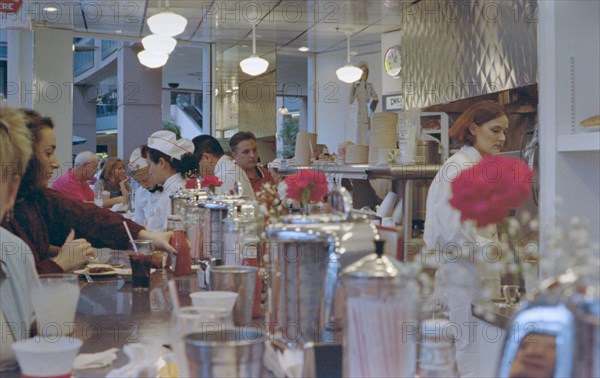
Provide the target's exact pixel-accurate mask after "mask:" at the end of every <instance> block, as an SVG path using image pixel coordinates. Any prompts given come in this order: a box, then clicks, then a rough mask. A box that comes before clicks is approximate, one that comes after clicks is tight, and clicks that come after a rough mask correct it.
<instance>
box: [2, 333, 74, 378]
mask: <svg viewBox="0 0 600 378" xmlns="http://www.w3.org/2000/svg"><path fill="white" fill-rule="evenodd" d="M82 344H83V343H82V341H81V340H79V339H76V338H73V337H56V338H51V337H34V338H31V339H27V340H25V341H19V342H16V343H14V344H13V345H12V349H13V351H14V352H15V356H16V357H17V361H18V363H19V367H20V368H21V374H22V376H27V377H68V376H71V370H72V369H73V361H74V360H75V357H77V353H78V352H79V349H80V348H81V345H82Z"/></svg>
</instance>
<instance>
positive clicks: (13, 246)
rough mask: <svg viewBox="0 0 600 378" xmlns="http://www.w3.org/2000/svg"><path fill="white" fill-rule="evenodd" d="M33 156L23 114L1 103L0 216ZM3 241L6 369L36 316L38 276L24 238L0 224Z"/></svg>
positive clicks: (2, 353)
mask: <svg viewBox="0 0 600 378" xmlns="http://www.w3.org/2000/svg"><path fill="white" fill-rule="evenodd" d="M30 156H31V140H30V134H29V130H27V127H26V126H25V119H24V117H23V114H22V113H21V112H20V111H19V110H17V109H12V108H9V107H6V106H2V105H0V167H2V169H0V219H2V218H4V216H5V215H6V216H8V217H10V213H11V211H12V207H13V205H14V203H15V198H16V196H17V191H18V190H19V183H20V182H21V176H22V175H23V173H24V172H25V167H27V162H28V160H29V158H30ZM0 241H2V243H0V248H1V251H0V252H1V253H0V330H1V331H0V332H1V335H2V337H0V338H1V340H0V371H6V370H11V369H14V368H15V367H16V366H17V361H16V359H15V356H14V353H13V351H12V349H11V347H10V346H11V344H12V343H14V342H16V341H21V340H24V339H26V338H27V337H28V335H29V330H30V325H31V322H32V320H33V306H32V304H31V299H30V297H29V291H30V288H31V287H32V286H33V285H35V283H36V281H37V279H38V278H37V274H36V272H35V265H34V262H33V257H32V256H31V254H26V253H21V246H22V245H23V244H24V243H25V242H24V241H23V240H21V239H19V238H18V237H17V236H15V235H13V234H11V233H10V232H9V231H8V230H6V229H4V228H2V227H0Z"/></svg>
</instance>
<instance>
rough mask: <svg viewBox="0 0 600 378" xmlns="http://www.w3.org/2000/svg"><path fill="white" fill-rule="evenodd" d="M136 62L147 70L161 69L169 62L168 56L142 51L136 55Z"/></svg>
mask: <svg viewBox="0 0 600 378" xmlns="http://www.w3.org/2000/svg"><path fill="white" fill-rule="evenodd" d="M137 56H138V60H139V61H140V63H142V64H143V65H144V66H146V67H148V68H158V67H162V66H164V65H165V64H166V63H167V60H169V54H165V53H159V52H154V51H149V50H143V51H140V52H139V53H138V55H137Z"/></svg>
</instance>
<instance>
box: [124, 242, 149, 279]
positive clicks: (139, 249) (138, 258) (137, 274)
mask: <svg viewBox="0 0 600 378" xmlns="http://www.w3.org/2000/svg"><path fill="white" fill-rule="evenodd" d="M133 245H134V246H135V248H133V250H132V251H131V252H130V253H129V262H130V263H131V286H132V287H133V289H137V290H147V289H148V288H149V287H150V269H151V268H152V251H153V250H154V246H153V245H152V242H151V241H147V240H134V241H133Z"/></svg>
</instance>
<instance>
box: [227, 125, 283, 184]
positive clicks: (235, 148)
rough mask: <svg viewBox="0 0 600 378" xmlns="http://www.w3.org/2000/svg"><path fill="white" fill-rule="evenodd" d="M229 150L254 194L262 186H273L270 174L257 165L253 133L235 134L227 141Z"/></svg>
mask: <svg viewBox="0 0 600 378" xmlns="http://www.w3.org/2000/svg"><path fill="white" fill-rule="evenodd" d="M229 148H230V149H231V155H232V156H233V159H234V160H235V163H236V164H237V165H238V166H239V167H240V168H242V169H243V170H244V172H245V173H246V176H248V179H249V180H250V184H251V185H252V189H253V190H254V193H257V192H259V191H260V188H261V187H262V185H263V184H266V183H270V184H272V185H275V180H273V176H271V172H269V170H268V169H266V168H265V167H263V166H261V165H260V164H259V163H258V150H257V147H256V137H255V136H254V133H252V132H250V131H240V132H238V133H236V134H235V135H234V136H232V137H231V139H230V140H229Z"/></svg>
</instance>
